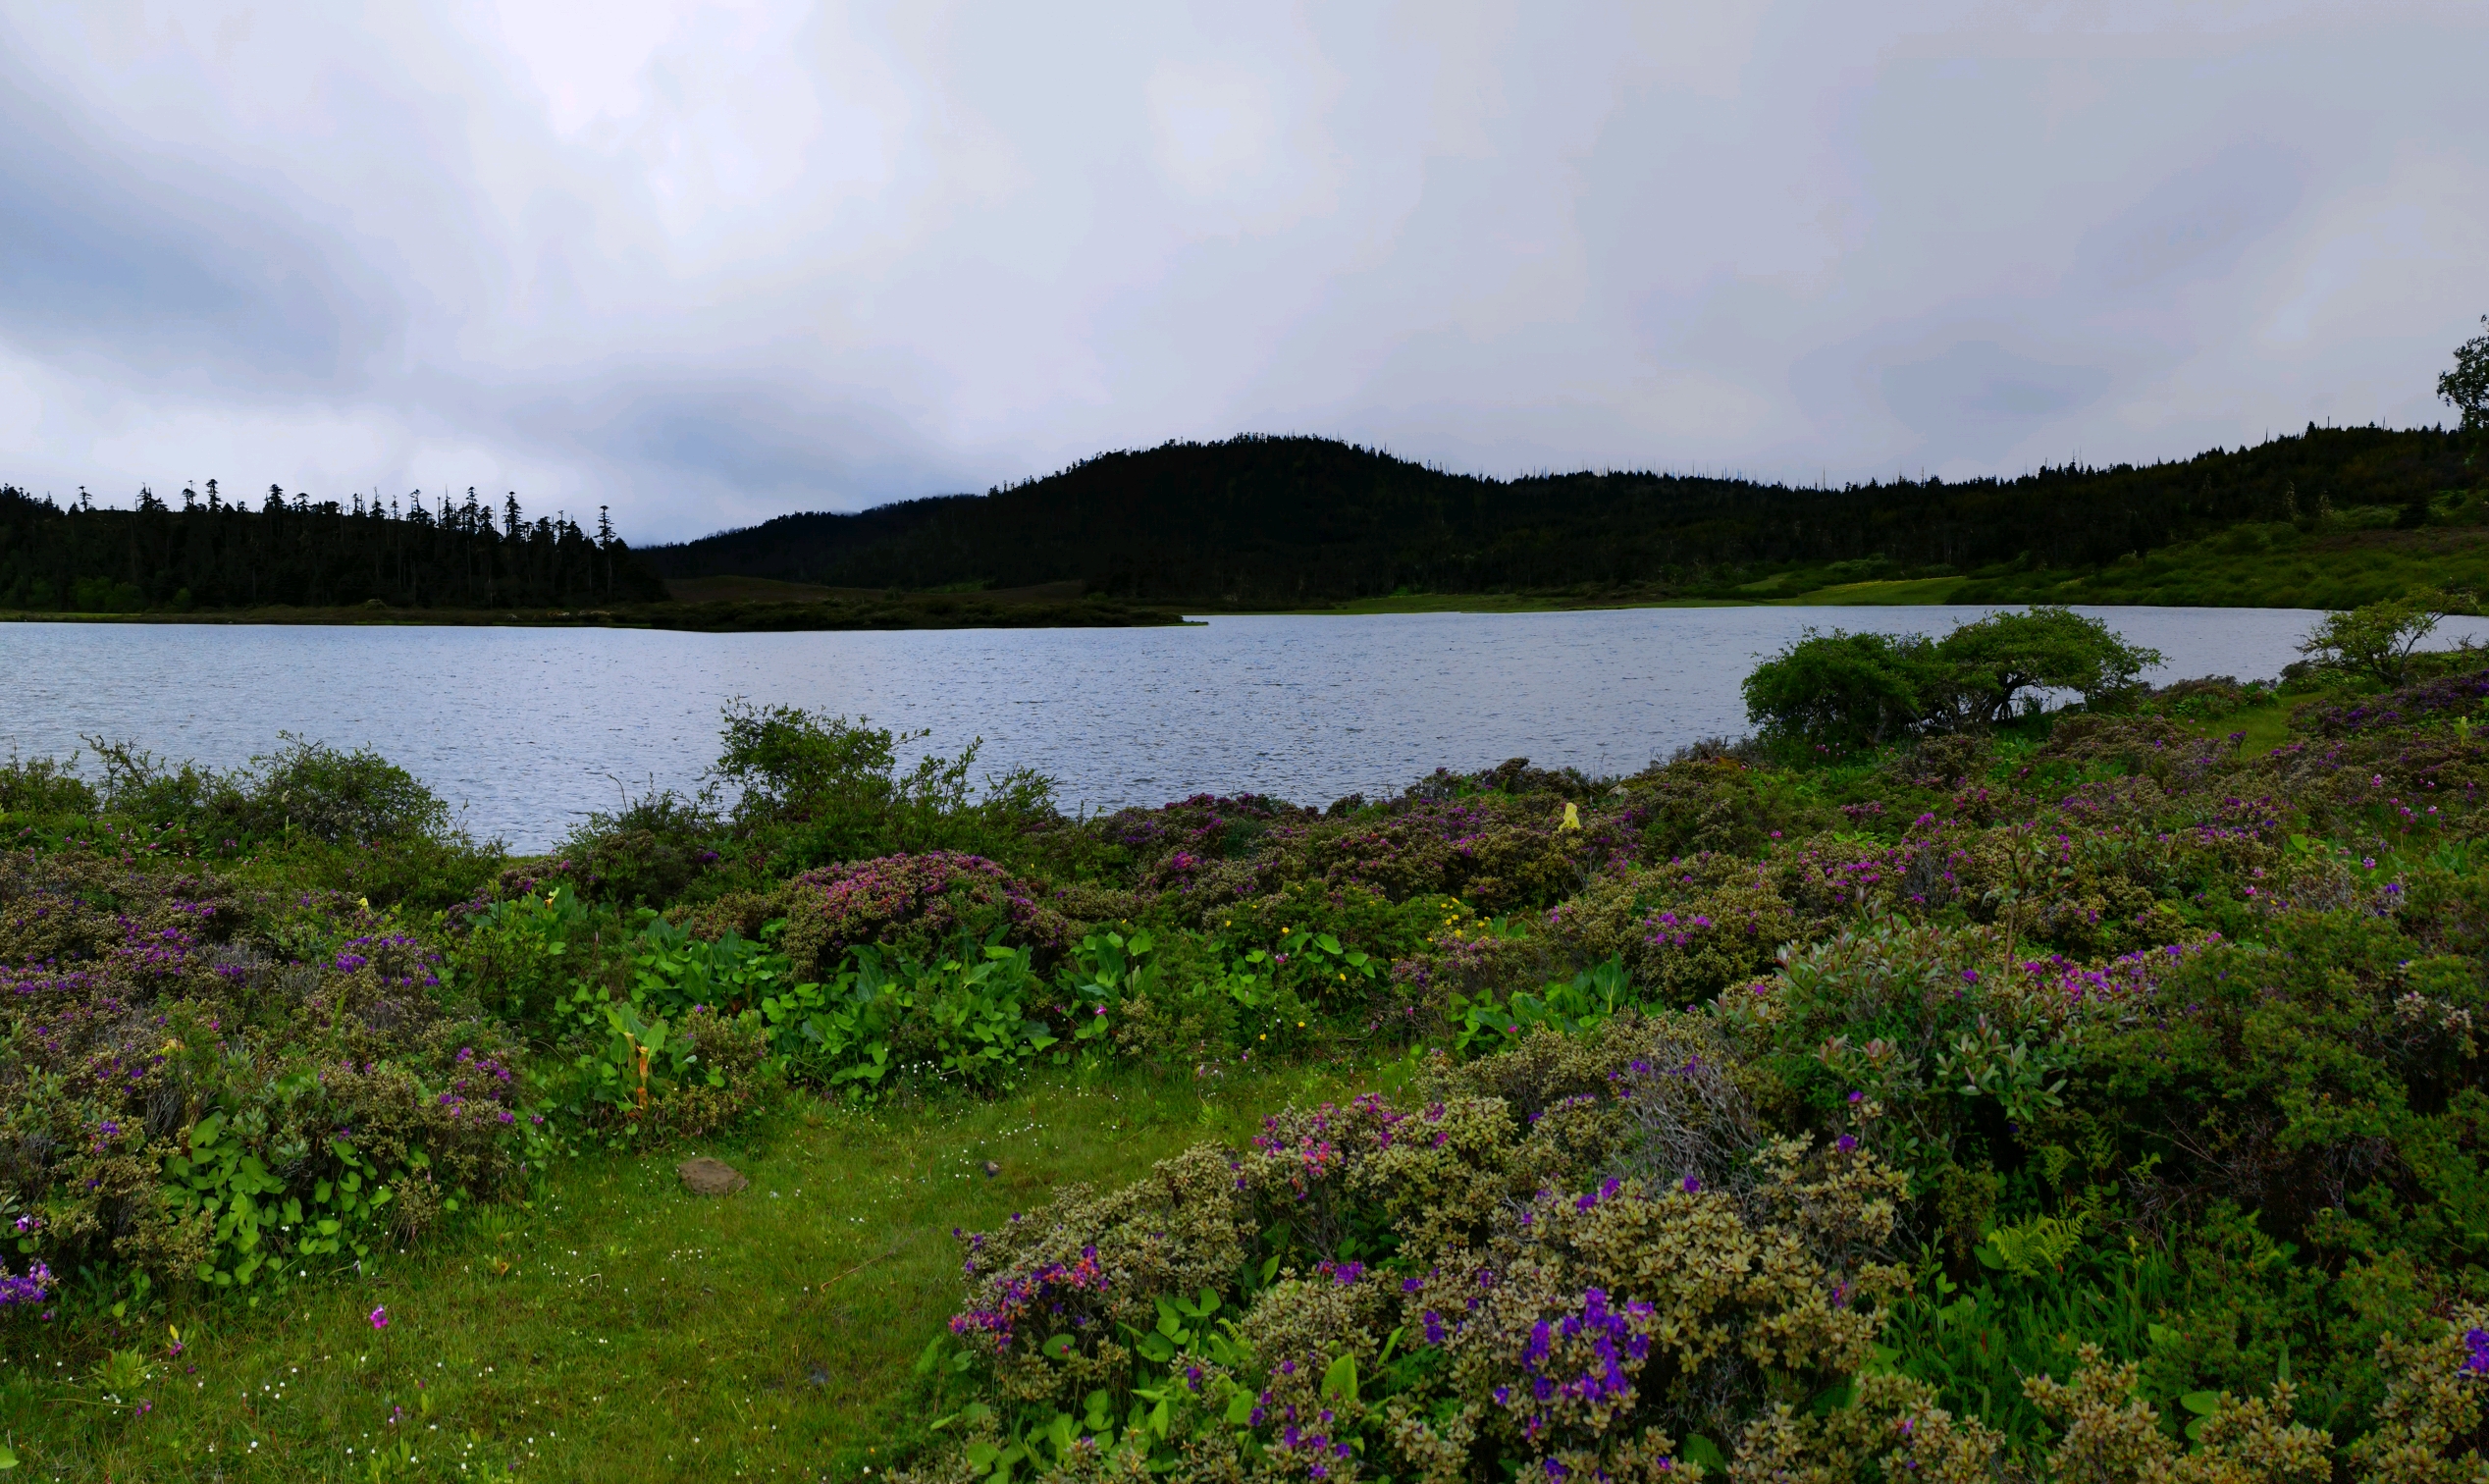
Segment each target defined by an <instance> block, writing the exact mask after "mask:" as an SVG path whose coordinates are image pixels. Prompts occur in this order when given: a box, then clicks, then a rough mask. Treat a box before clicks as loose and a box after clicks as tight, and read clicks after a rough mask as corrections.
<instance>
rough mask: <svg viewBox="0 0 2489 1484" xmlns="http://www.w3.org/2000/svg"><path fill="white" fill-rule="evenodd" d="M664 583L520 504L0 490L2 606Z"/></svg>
mask: <svg viewBox="0 0 2489 1484" xmlns="http://www.w3.org/2000/svg"><path fill="white" fill-rule="evenodd" d="M664 598H665V588H664V584H663V582H662V580H661V579H659V578H658V576H657V575H656V574H655V573H654V572H652V571H650V570H649V568H648V566H647V564H646V563H645V562H644V561H642V560H641V559H640V557H639V556H637V555H636V554H635V553H633V552H632V551H631V549H630V548H629V547H628V546H627V545H625V544H624V543H623V541H622V540H621V538H620V537H618V536H616V535H615V534H614V533H613V529H612V526H611V525H610V524H609V522H608V521H606V520H605V519H604V518H603V517H602V515H601V516H600V518H599V520H598V523H597V529H596V530H595V531H594V532H589V531H584V530H582V529H580V527H579V525H578V524H577V523H576V522H575V521H571V520H569V519H567V518H552V517H546V516H541V515H540V516H538V517H536V518H535V519H533V520H530V519H528V518H527V516H526V514H525V512H524V511H522V510H521V508H520V507H519V503H518V499H517V497H516V496H514V495H513V496H510V497H508V498H507V499H505V500H504V501H503V503H502V506H501V508H500V509H499V510H496V509H495V508H494V507H493V505H492V503H490V502H489V501H487V502H479V501H478V500H477V499H476V498H475V492H474V491H472V490H469V491H468V492H467V498H466V501H465V502H464V503H461V504H451V503H449V502H448V501H447V500H443V501H441V502H439V503H438V504H437V505H436V506H433V507H427V506H426V505H425V503H423V501H422V500H421V498H419V497H418V498H417V499H415V500H414V501H412V502H411V503H409V504H407V505H406V506H405V507H404V508H403V509H402V511H401V510H400V509H398V508H397V507H395V505H394V504H393V506H392V507H389V508H384V507H382V506H381V505H380V503H378V502H377V501H375V502H373V503H370V504H368V505H367V504H365V503H363V501H362V499H361V497H359V496H358V497H356V498H355V499H354V500H353V501H352V502H351V503H350V504H340V503H338V502H337V501H334V500H330V501H318V502H314V501H312V500H310V499H309V498H307V497H305V496H301V495H296V496H294V497H293V498H292V499H291V501H289V500H288V499H287V498H286V497H285V494H284V492H283V491H281V490H279V489H278V488H277V487H275V486H273V485H272V486H270V487H269V490H268V494H267V497H266V499H265V500H264V501H263V502H262V503H260V504H259V505H258V506H257V507H256V508H253V507H252V506H250V505H249V504H247V503H243V502H240V501H228V500H226V499H225V498H224V496H223V494H222V493H221V492H220V491H219V490H218V489H217V488H216V482H215V481H214V480H210V481H208V483H207V494H206V496H205V498H204V499H202V498H201V497H200V495H199V494H198V492H197V491H195V490H187V489H185V490H184V491H183V492H182V495H181V503H180V504H179V505H178V506H177V505H173V504H169V503H166V502H165V501H163V500H162V499H160V498H158V497H157V496H156V495H155V493H154V492H153V491H141V492H140V493H139V497H138V507H137V508H136V509H134V510H118V509H96V508H93V507H92V506H91V504H89V503H86V502H83V501H80V502H78V503H72V504H70V505H68V506H67V507H63V506H61V505H59V504H56V503H53V502H52V501H50V500H48V499H38V498H36V497H35V496H33V495H30V494H28V493H26V491H24V490H20V489H17V488H14V487H7V486H0V609H35V610H42V611H57V612H132V611H137V610H140V609H175V610H185V609H240V608H266V607H276V606H287V607H297V608H343V607H348V606H352V605H356V604H366V603H371V602H375V601H377V602H380V603H383V604H387V605H390V606H391V607H396V608H413V609H519V608H523V609H547V608H567V607H572V606H578V605H603V604H614V603H650V602H662V601H663V600H664Z"/></svg>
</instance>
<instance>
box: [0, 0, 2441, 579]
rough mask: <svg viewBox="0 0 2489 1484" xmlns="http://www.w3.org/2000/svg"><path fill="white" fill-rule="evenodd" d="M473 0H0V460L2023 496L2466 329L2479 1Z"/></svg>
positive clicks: (2387, 404)
mask: <svg viewBox="0 0 2489 1484" xmlns="http://www.w3.org/2000/svg"><path fill="white" fill-rule="evenodd" d="M529 3H530V4H531V5H536V4H541V3H543V0H529ZM624 12H627V13H628V14H624ZM193 13H195V15H194V18H193ZM495 13H496V12H495V10H494V8H493V6H492V5H491V4H489V3H488V4H486V5H484V6H483V7H481V8H480V9H474V10H466V9H460V10H454V11H450V10H439V9H427V8H422V7H413V8H407V7H396V8H391V7H379V6H373V7H369V8H365V9H354V8H351V7H343V8H342V7H311V6H307V5H302V6H289V5H282V4H280V5H273V6H272V5H268V4H264V3H263V4H259V5H257V6H255V7H254V8H253V11H252V14H253V15H254V16H255V21H254V22H253V24H251V25H249V26H247V27H244V26H241V25H240V24H239V22H238V18H239V17H240V16H241V15H242V14H243V12H242V11H241V10H240V9H238V8H234V7H227V8H225V9H223V10H220V9H219V6H218V3H217V0H200V3H199V4H198V5H197V6H195V7H188V8H185V9H184V11H182V12H181V13H180V14H179V15H176V16H173V17H170V18H168V17H167V16H165V15H163V14H160V13H157V12H150V11H143V10H140V9H136V8H133V7H122V6H115V5H112V4H108V3H99V4H98V5H96V6H93V7H88V8H85V9H83V10H79V11H73V10H69V9H59V10H52V11H44V12H39V13H26V12H22V13H20V14H18V15H15V16H13V17H11V18H10V19H8V20H6V21H0V130H5V131H7V132H8V136H9V137H10V139H11V146H12V147H11V148H9V149H8V150H7V151H5V152H0V210H5V211H6V212H7V213H8V215H9V231H8V232H7V233H6V234H0V434H5V440H4V441H0V452H5V453H6V454H7V455H8V457H9V458H10V459H11V460H13V466H11V467H0V478H12V477H14V478H29V477H35V476H36V475H37V474H39V475H40V477H41V478H42V479H43V480H46V481H65V482H66V483H67V484H76V483H87V484H91V485H93V486H94V487H96V488H98V489H121V490H134V489H135V487H136V486H137V485H138V484H139V483H140V482H153V483H155V484H157V485H159V486H162V485H164V484H167V483H170V482H172V481H174V480H177V479H179V478H180V477H183V476H185V475H187V474H190V473H192V472H195V471H197V470H198V469H199V468H200V467H201V462H200V461H201V460H202V459H214V460H216V461H218V462H220V463H222V464H223V465H224V467H223V469H222V472H223V474H224V476H225V477H226V478H227V479H228V480H229V482H232V483H236V484H247V485H262V484H265V483H268V482H270V481H272V480H274V481H282V482H283V483H285V484H286V485H287V486H288V487H289V488H304V487H307V488H312V489H314V490H319V489H323V488H328V487H332V486H334V487H336V488H338V489H344V488H349V487H357V486H360V487H364V488H368V487H370V486H371V485H373V484H379V485H381V486H383V487H385V488H389V489H392V490H402V489H405V488H411V487H413V486H415V485H423V486H426V487H431V486H433V485H437V484H440V483H444V482H447V483H449V484H450V487H451V488H459V487H462V486H463V485H465V484H468V483H477V484H479V485H482V484H500V485H504V486H505V485H506V484H507V483H511V482H516V483H519V484H521V485H522V486H523V488H522V491H521V493H522V496H523V497H525V498H527V499H528V500H529V502H530V503H531V504H534V503H543V504H546V505H549V506H550V505H558V504H566V505H568V506H569V507H571V508H573V509H577V508H582V507H585V506H589V505H593V504H596V503H610V504H612V505H613V506H614V508H615V511H616V514H617V517H618V518H620V519H622V520H623V522H624V525H625V529H626V531H627V532H628V533H629V534H631V535H633V536H634V537H635V538H639V539H651V538H658V537H673V536H681V535H689V534H696V533H697V532H699V531H700V530H703V529H708V528H712V527H714V526H716V525H722V524H728V523H741V522H745V521H749V520H757V519H760V518H763V517H765V516H767V515H768V514H770V513H774V512H776V511H779V510H784V509H789V508H806V507H813V508H820V507H832V508H854V507H856V506H859V505H863V504H867V503H875V502H878V501H883V500H892V499H901V498H907V497H911V496H917V495H924V494H930V493H938V492H942V491H949V490H959V489H981V488H984V487H985V486H986V485H988V484H991V483H994V482H997V481H1000V480H1004V479H1010V478H1016V477H1020V476H1023V475H1026V474H1030V473H1036V472H1042V471H1044V470H1046V469H1049V468H1052V467H1055V466H1059V465H1060V464H1062V463H1065V462H1068V461H1070V460H1072V459H1076V458H1079V457H1081V456H1084V455H1086V454H1087V453H1090V452H1093V451H1096V450H1100V449H1104V448H1116V447H1135V446H1146V445H1150V444H1155V443H1157V442H1160V441H1161V440H1163V439H1166V438H1170V437H1217V436H1222V435H1224V434H1227V433H1231V432H1236V431H1244V430H1259V431H1302V432H1318V433H1336V434H1339V435H1341V436H1345V437H1351V438H1355V439H1358V440H1360V441H1364V442H1369V443H1380V444H1384V445H1387V446H1389V447H1391V448H1392V449H1394V450H1396V451H1399V452H1401V453H1403V454H1406V455H1409V456H1413V457H1420V458H1428V459H1434V460H1438V461H1441V462H1444V463H1446V464H1449V465H1452V466H1456V467H1465V468H1472V469H1477V470H1481V471H1484V472H1490V473H1510V472H1516V471H1519V470H1523V469H1530V468H1538V467H1549V466H1554V467H1562V466H1566V465H1583V464H1587V465H1594V466H1600V465H1604V466H1637V465H1638V466H1657V467H1663V468H1696V467H1702V468H1731V469H1740V470H1743V471H1745V472H1749V473H1754V474H1757V475H1761V476H1766V477H1787V478H1798V479H1806V480H1812V479H1814V478H1815V477H1817V475H1818V474H1819V472H1821V473H1823V474H1825V475H1827V476H1828V477H1830V478H1832V479H1835V480H1837V479H1841V478H1846V477H1867V476H1871V475H1876V474H1881V473H1887V472H1889V471H1890V470H1891V469H1893V468H1895V467H1912V468H1915V467H1917V466H1919V465H1922V464H1924V465H1925V466H1927V467H1929V468H1930V469H1932V470H1942V471H1943V472H1945V473H1946V474H1948V475H1953V474H1975V473H1983V472H2007V473H2011V472H2017V471H2018V470H2019V469H2020V468H2021V467H2023V466H2024V465H2026V464H2028V463H2032V462H2037V461H2040V460H2043V459H2056V458H2062V457H2064V456H2066V455H2067V454H2068V453H2070V452H2072V451H2074V450H2078V449H2079V450H2083V452H2084V453H2085V455H2086V456H2087V457H2092V458H2095V459H2100V460H2107V459H2112V458H2149V457H2153V456H2164V455H2184V454H2186V453H2190V452H2193V451H2195V450H2197V449H2198V448H2200V447H2202V446H2204V445H2206V444H2208V443H2211V442H2222V443H2237V442H2241V441H2244V440H2249V439H2252V438H2254V437H2256V436H2259V435H2260V434H2261V432H2262V431H2263V430H2264V429H2266V428H2274V427H2296V426H2298V425H2300V424H2301V423H2302V422H2304V420H2305V419H2306V418H2308V417H2311V416H2318V417H2321V416H2335V417H2339V418H2364V417H2368V416H2378V417H2384V418H2388V419H2391V420H2398V421H2412V420H2426V419H2427V418H2428V417H2430V416H2431V415H2432V413H2433V412H2434V411H2435V410H2436V409H2435V408H2434V407H2433V404H2432V403H2431V402H2430V400H2429V397H2428V389H2429V386H2430V384H2431V381H2432V379H2433V377H2434V375H2435V372H2436V370H2437V369H2438V368H2439V366H2440V364H2441V363H2442V362H2443V359H2444V357H2445V354H2446V352H2447V350H2448V348H2449V347H2450V346H2451V345H2452V344H2455V342H2457V341H2459V340H2460V339H2462V338H2463V335H2464V334H2467V333H2469V326H2470V323H2471V319H2472V317H2473V316H2475V315H2476V314H2478V313H2479V312H2480V311H2481V309H2482V308H2489V300H2483V301H2482V302H2479V303H2474V302H2470V301H2469V300H2470V299H2480V298H2481V297H2482V294H2483V289H2482V286H2481V280H2480V278H2479V273H2478V264H2479V263H2481V262H2483V261H2489V149H2485V148H2484V146H2482V145H2481V144H2480V143H2479V142H2478V136H2477V131H2476V129H2475V128H2474V127H2473V122H2474V119H2475V116H2476V105H2475V104H2474V102H2473V101H2472V94H2473V92H2474V91H2475V90H2476V88H2475V84H2474V79H2472V78H2471V76H2470V71H2471V70H2470V69H2469V67H2468V66H2467V59H2469V58H2472V57H2476V56H2477V55H2478V54H2479V50H2480V47H2481V45H2482V43H2483V42H2484V40H2489V15H2484V14H2483V13H2481V12H2479V11H2477V10H2476V9H2475V10H2463V9H2445V8H2437V7H2432V6H2428V5H2424V4H2410V5H2382V4H2381V5H2377V6H2371V7H2361V8H2358V9H2357V11H2356V12H2346V11H2343V10H2341V9H2339V8H2329V7H2323V6H2315V5H2291V4H2262V5H2255V4H2251V5H2249V6H2247V7H2244V8H2240V7H2232V8H2228V9H2225V10H2223V11H2222V12H2221V20H2220V24H2219V25H2218V26H2215V25H2213V24H2211V23H2210V22H2208V21H2206V20H2205V19H2204V18H2203V17H2202V16H2198V15H2197V14H2196V13H2194V12H2175V11H2171V10H2170V9H2168V8H2167V7H2164V6H2159V5H2153V4H2146V3H2143V0H2136V3H2133V4H2119V3H2111V4H2109V5H2107V6H2105V7H2103V8H2099V10H2098V12H2097V15H2096V16H2095V18H2094V19H2096V20H2098V21H2099V22H2100V23H2101V24H2100V25H2098V26H2097V27H2090V28H2056V27H2052V26H2051V25H2049V24H2048V23H2045V22H2042V21H2035V20H2031V19H2029V18H2028V17H2026V16H2024V15H2023V14H2022V13H2020V12H2007V11H2000V10H1998V9H1996V8H1993V7H1987V6H1984V5H1980V4H1978V3H1976V0H1925V3H1922V4H1919V5H1915V6H1912V7H1910V8H1908V9H1907V11H1906V13H1904V12H1897V11H1894V10H1892V9H1891V8H1884V7H1860V6H1841V5H1834V4H1829V3H1821V0H1812V3H1768V0H1758V3H1756V4H1751V5H1724V6H1715V7H1700V8H1691V7H1688V8H1669V7H1648V6H1632V5H1625V4H1621V3H1618V4H1593V5H1587V6H1579V7H1561V6H1558V7H1550V6H1537V5H1528V4H1523V3H1519V0H1475V3H1467V4H1453V3H1450V0H1447V3H1444V4H1440V5H1429V6H1421V7H1400V8H1395V7H1392V6H1388V5H1375V6H1354V7H1350V6H1326V7H1315V8H1312V9H1310V10H1307V11H1305V12H1303V13H1301V14H1291V13H1289V12H1286V11H1284V10H1281V9H1279V8H1260V9H1255V8H1244V9H1242V10H1239V9H1236V8H1232V7H1208V6H1203V7H1186V6H1159V7H1142V8H1138V9H1135V10H1131V11H1119V10H1114V9H1111V8H1103V7H1101V8H1095V9H1089V10H1080V9H1074V10H1069V11H1063V12H1059V13H1047V14H1040V13H1036V12H1031V11H1029V10H1028V9H1027V8H1025V7H1013V6H1007V5H991V4H984V3H957V0H924V3H921V4H914V5H906V6H884V7H876V6H871V5H860V4H858V5H851V4H845V3H840V0H821V3H809V0H765V3H763V4H761V5H758V6H751V7H741V8H737V9H735V10H732V11H727V10H723V9H718V10H711V9H709V8H706V7H703V6H701V5H698V4H694V3H691V0H684V3H683V4H682V5H681V6H679V7H678V8H677V9H676V10H674V11H672V12H668V11H667V10H666V9H665V8H664V6H663V5H662V4H652V5H650V6H646V7H638V6H624V7H623V8H622V11H621V12H615V11H612V10H609V9H603V8H595V7H589V6H586V5H584V4H583V5H582V6H581V7H580V9H579V13H578V15H577V16H575V17H573V18H571V19H570V20H569V21H566V22H561V21H558V18H552V17H546V16H544V15H542V14H540V13H538V12H537V11H535V10H532V9H531V10H530V11H529V12H528V13H527V14H528V17H529V18H530V19H529V24H528V25H526V26H524V27H516V28H506V27H500V26H499V25H498V24H496V23H494V22H493V20H492V17H493V16H494V15H495ZM2087 14H2089V13H2087ZM185 26H187V27H189V29H188V30H187V31H185V29H184V27H185ZM586 27H593V28H594V33H593V35H589V33H588V32H587V31H585V30H583V29H582V28H586ZM2225 27H2226V28H2225ZM582 36H586V37H587V39H588V40H590V41H593V43H594V44H574V42H576V41H577V40H578V38H580V37H582ZM2466 296H2468V298H2467V297H2466ZM13 378H14V380H13ZM13 387H14V388H17V389H19V390H17V391H14V392H13V391H12V388H13ZM12 397H15V398H16V400H15V401H14V402H12V400H11V398H12ZM226 427H230V428H231V429H233V430H236V431H234V432H232V433H231V434H230V436H224V437H222V439H221V441H220V434H219V433H218V430H219V429H221V428H226ZM250 459H258V460H261V461H263V462H264V464H265V467H256V468H243V467H238V464H240V463H242V462H245V461H248V460H250Z"/></svg>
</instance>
